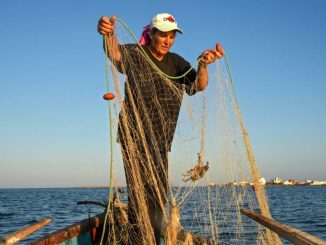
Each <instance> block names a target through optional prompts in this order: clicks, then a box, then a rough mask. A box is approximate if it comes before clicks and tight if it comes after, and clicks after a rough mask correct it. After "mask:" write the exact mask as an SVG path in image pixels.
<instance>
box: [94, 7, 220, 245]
mask: <svg viewBox="0 0 326 245" xmlns="http://www.w3.org/2000/svg"><path fill="white" fill-rule="evenodd" d="M115 21H116V17H115V16H112V17H111V18H108V17H106V16H103V17H101V18H100V20H99V22H98V26H97V29H98V32H99V33H100V34H101V35H103V36H105V38H106V43H107V45H106V47H107V50H106V52H107V55H108V57H109V58H110V60H111V61H112V63H113V64H114V65H115V67H116V68H117V70H118V71H119V72H121V73H123V74H125V75H126V77H127V80H126V82H125V98H124V103H123V107H122V108H121V113H120V117H119V126H118V142H119V143H120V145H121V149H122V156H123V162H124V168H125V174H126V182H127V191H128V219H129V223H130V224H131V225H133V227H134V228H133V233H134V234H135V235H136V236H135V237H138V238H139V240H142V241H143V242H144V239H143V238H142V236H145V235H144V234H142V231H141V229H140V226H142V222H143V221H142V220H143V217H142V216H141V214H140V212H141V211H142V210H143V209H142V210H141V208H140V206H141V205H144V203H143V202H142V201H143V199H145V206H146V209H145V210H147V212H148V216H149V218H150V224H151V226H152V229H153V234H154V238H155V242H156V244H160V236H161V232H162V231H161V230H162V223H163V216H164V214H163V213H164V206H165V204H166V203H167V200H168V174H167V173H168V153H169V152H170V151H171V145H172V141H173V137H174V133H175V130H176V125H177V120H178V115H179V112H180V107H181V102H182V97H183V94H184V92H185V91H186V93H187V94H188V95H194V94H195V93H196V92H198V91H203V90H205V88H206V87H207V84H208V70H207V65H208V64H211V63H213V62H214V61H216V60H217V59H218V58H221V57H222V56H223V50H219V51H218V50H216V49H207V50H205V51H204V52H202V53H201V55H200V56H199V58H200V61H199V63H198V68H197V70H195V69H194V68H191V65H190V63H189V62H187V61H186V60H185V59H183V58H182V57H181V56H180V55H178V54H176V53H172V52H170V49H171V47H172V46H173V44H174V42H175V40H176V37H177V33H179V34H182V30H181V29H180V28H179V27H178V24H177V21H176V20H175V18H174V17H173V16H172V15H171V14H169V13H159V14H157V15H155V16H154V17H153V18H152V21H151V22H150V24H149V25H147V26H146V27H145V28H144V31H143V33H142V36H141V39H140V40H139V44H120V43H119V42H118V40H117V38H116V36H115ZM140 45H141V47H142V49H143V50H144V51H145V53H146V55H145V56H144V54H143V53H142V52H141V48H140ZM146 56H147V58H149V59H150V60H151V61H152V62H153V63H154V65H155V66H156V67H157V68H158V69H159V72H158V70H157V69H156V68H154V67H153V66H150V68H148V63H149V62H148V61H147V60H146ZM189 70H190V71H189ZM187 71H189V72H188V73H187V74H186V75H185V76H183V77H181V75H182V74H184V73H186V72H187ZM162 73H165V74H167V75H169V76H172V77H177V76H180V77H179V78H178V79H169V80H168V81H167V79H166V78H165V77H164V76H162ZM139 183H141V186H139ZM140 193H141V194H140ZM132 244H136V242H135V241H133V242H132Z"/></svg>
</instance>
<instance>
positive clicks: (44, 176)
mask: <svg viewBox="0 0 326 245" xmlns="http://www.w3.org/2000/svg"><path fill="white" fill-rule="evenodd" d="M325 9H326V2H325V1H322V0H319V1H318V0H315V1H309V2H308V1H302V0H298V1H289V0H286V1H281V0H275V1H259V0H252V1H240V0H238V1H226V0H225V1H207V0H202V1H164V2H163V1H161V2H159V3H158V1H144V0H140V1H108V0H106V1H101V0H98V1H86V0H83V1H82V0H79V1H75V0H74V1H63V0H60V1H59V0H58V1H51V0H42V1H41V0H38V1H36V0H34V1H22V0H21V1H2V2H1V4H0V33H1V34H0V35H1V38H0V47H1V52H0V85H1V89H0V115H1V120H0V188H1V187H51V186H57V187H65V186H90V185H91V186H96V185H107V183H108V177H109V174H108V168H109V166H108V118H107V105H106V103H105V102H104V101H103V100H102V98H101V97H102V95H103V93H105V91H106V84H105V71H104V55H103V51H102V38H101V36H99V35H98V33H97V31H96V25H97V21H98V19H99V18H100V17H101V16H103V15H107V16H111V15H116V16H118V17H119V18H121V19H123V20H124V21H125V22H126V23H127V24H128V25H129V26H130V28H131V29H132V30H133V31H134V32H135V33H136V35H137V36H139V34H140V32H141V29H142V27H143V26H144V25H146V24H148V22H149V21H150V19H151V17H152V16H153V15H154V14H156V13H158V12H170V13H172V14H173V15H174V16H175V17H176V19H177V20H178V23H179V25H180V27H181V28H182V29H183V31H184V35H182V36H178V37H177V40H176V43H175V45H174V47H173V50H172V51H173V52H177V53H179V54H180V55H182V56H183V57H184V58H186V59H187V60H188V61H189V62H190V63H193V62H194V61H195V60H196V58H197V57H198V55H199V54H200V53H201V52H202V51H203V50H205V49H207V48H213V47H214V46H215V43H216V42H217V41H220V42H221V43H222V44H223V46H224V49H225V50H226V52H227V53H228V58H229V61H230V63H231V68H232V72H233V77H234V80H235V83H236V89H237V95H238V99H239V103H240V107H241V110H242V113H243V117H244V120H245V124H246V127H247V130H248V132H249V135H250V139H251V142H252V145H253V148H254V152H255V155H256V160H257V162H258V164H259V167H260V169H261V172H262V175H263V176H265V177H266V178H267V179H269V178H272V177H274V176H280V177H282V178H285V179H287V178H292V177H293V178H296V179H326V176H325V175H326V164H325V159H326V151H325V149H326V148H325V146H326V115H325V114H326V111H325V105H326V81H325V80H326V78H325V77H326V76H325V75H326V71H325V65H326V61H325V57H326V49H325V47H324V45H325V43H326V15H325V14H324V11H325Z"/></svg>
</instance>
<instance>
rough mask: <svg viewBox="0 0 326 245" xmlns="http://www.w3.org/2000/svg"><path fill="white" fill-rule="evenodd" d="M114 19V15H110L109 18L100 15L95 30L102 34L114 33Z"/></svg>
mask: <svg viewBox="0 0 326 245" xmlns="http://www.w3.org/2000/svg"><path fill="white" fill-rule="evenodd" d="M115 19H116V17H115V16H112V17H111V18H110V19H109V18H108V17H106V16H103V17H101V19H99V21H98V25H97V31H98V32H99V33H100V34H101V35H104V36H105V35H107V36H110V35H112V34H114V22H115Z"/></svg>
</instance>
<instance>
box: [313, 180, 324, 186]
mask: <svg viewBox="0 0 326 245" xmlns="http://www.w3.org/2000/svg"><path fill="white" fill-rule="evenodd" d="M310 185H326V181H319V180H316V181H312V183H310Z"/></svg>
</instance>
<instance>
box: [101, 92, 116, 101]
mask: <svg viewBox="0 0 326 245" xmlns="http://www.w3.org/2000/svg"><path fill="white" fill-rule="evenodd" d="M114 98H115V95H114V94H113V93H107V94H105V95H103V99H105V100H113V99H114Z"/></svg>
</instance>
